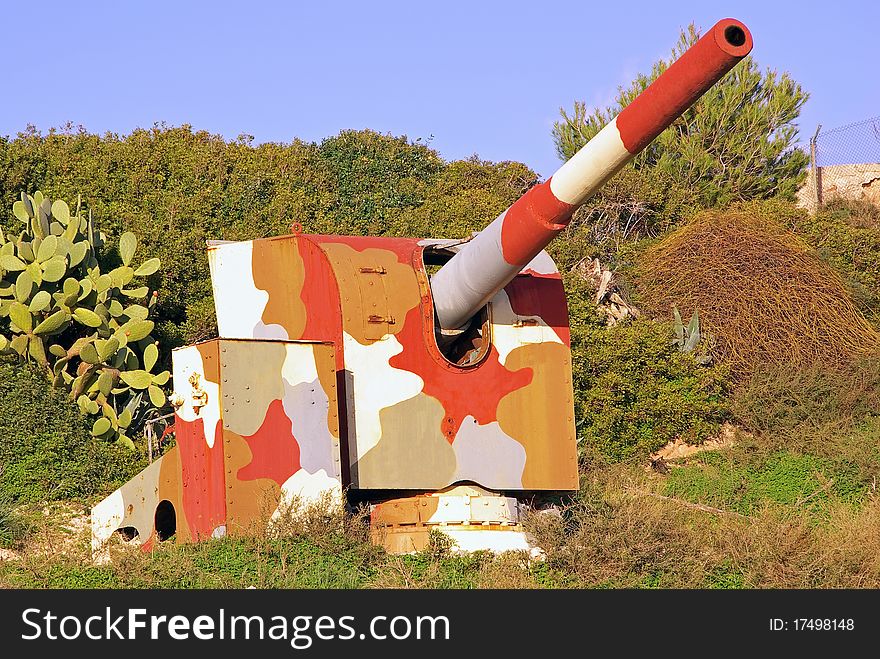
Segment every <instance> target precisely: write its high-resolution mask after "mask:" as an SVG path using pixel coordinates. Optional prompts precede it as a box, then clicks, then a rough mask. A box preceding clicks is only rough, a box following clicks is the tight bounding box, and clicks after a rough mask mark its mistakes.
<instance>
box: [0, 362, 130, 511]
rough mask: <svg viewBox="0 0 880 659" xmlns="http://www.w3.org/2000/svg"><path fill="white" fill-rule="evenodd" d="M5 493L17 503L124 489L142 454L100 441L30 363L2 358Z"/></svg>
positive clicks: (1, 478) (0, 464) (0, 489)
mask: <svg viewBox="0 0 880 659" xmlns="http://www.w3.org/2000/svg"><path fill="white" fill-rule="evenodd" d="M0 437H2V438H3V441H2V442H0V468H2V473H0V493H3V494H4V495H5V496H7V497H8V498H9V499H10V500H11V501H13V502H36V501H46V500H58V499H70V498H74V497H83V498H85V497H91V496H93V495H97V494H104V493H107V492H109V491H112V490H113V489H115V488H116V487H119V485H121V484H122V483H124V482H125V481H126V480H128V479H129V478H130V477H131V476H132V475H134V474H135V473H137V472H138V471H139V470H140V469H141V468H143V467H144V466H145V464H144V463H145V460H144V459H143V456H142V455H140V454H138V453H136V452H129V451H120V450H119V449H118V448H116V447H114V446H112V445H109V444H106V443H104V442H101V441H100V440H96V439H95V438H93V437H92V436H91V433H90V432H89V426H88V422H87V421H86V420H85V419H84V418H83V417H82V416H80V414H79V411H78V410H77V408H76V406H75V405H74V404H72V403H71V402H70V401H69V400H68V399H67V398H66V396H65V395H64V394H63V393H62V392H60V391H57V390H54V389H52V388H51V387H49V385H48V384H47V382H46V378H45V377H44V376H43V375H42V374H41V373H40V372H39V371H37V370H36V369H34V368H33V367H32V366H29V365H17V364H12V363H10V362H9V361H8V360H3V361H0Z"/></svg>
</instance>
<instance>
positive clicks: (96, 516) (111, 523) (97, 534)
mask: <svg viewBox="0 0 880 659" xmlns="http://www.w3.org/2000/svg"><path fill="white" fill-rule="evenodd" d="M123 519H125V499H124V498H123V496H122V488H120V489H118V490H116V491H115V492H114V493H113V494H111V495H110V496H108V497H107V498H106V499H104V500H103V501H101V502H100V503H99V504H97V505H95V506H93V507H92V514H91V526H92V555H93V556H95V557H96V558H97V557H98V554H100V552H101V550H102V549H103V547H104V545H105V544H106V543H107V541H108V540H109V539H110V538H111V536H112V535H113V534H114V533H115V532H116V529H118V528H119V527H120V526H121V525H122V520H123Z"/></svg>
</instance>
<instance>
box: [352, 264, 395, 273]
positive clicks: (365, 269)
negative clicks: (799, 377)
mask: <svg viewBox="0 0 880 659" xmlns="http://www.w3.org/2000/svg"><path fill="white" fill-rule="evenodd" d="M358 269H359V270H360V271H361V272H362V273H364V274H373V275H384V274H387V273H388V271H387V270H386V269H385V266H381V265H379V266H376V267H375V268H370V267H363V268H358Z"/></svg>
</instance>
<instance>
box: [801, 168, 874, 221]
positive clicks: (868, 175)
mask: <svg viewBox="0 0 880 659" xmlns="http://www.w3.org/2000/svg"><path fill="white" fill-rule="evenodd" d="M817 178H818V182H819V184H820V185H821V188H822V196H821V199H822V201H823V202H826V201H828V200H829V199H834V198H842V199H853V200H859V199H864V200H867V201H870V202H872V203H874V204H877V205H878V206H880V163H867V164H860V165H830V166H828V167H819V168H818V173H817V172H816V170H812V169H811V170H810V171H809V172H808V174H807V180H806V182H805V183H804V185H803V186H802V187H801V189H800V190H798V193H797V197H798V202H797V203H798V206H801V207H802V208H808V209H810V210H815V208H816V206H817V204H818V199H819V196H818V195H817V194H816V183H817V181H816V179H817Z"/></svg>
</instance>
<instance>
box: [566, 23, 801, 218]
mask: <svg viewBox="0 0 880 659" xmlns="http://www.w3.org/2000/svg"><path fill="white" fill-rule="evenodd" d="M699 38H700V33H699V32H698V30H697V29H696V28H695V27H694V25H693V24H691V25H689V26H688V28H687V30H683V31H682V32H681V36H680V38H679V41H678V44H677V45H676V46H675V48H673V50H672V59H671V60H670V61H666V60H659V61H658V62H656V63H655V64H654V66H653V68H652V69H651V73H650V74H649V75H644V74H640V75H639V76H638V77H637V78H636V79H635V80H633V82H632V84H631V85H630V86H629V88H626V89H624V88H623V87H621V88H619V89H618V95H617V99H616V102H615V103H614V105H613V106H611V107H607V108H593V109H591V110H590V109H588V108H587V106H586V104H585V103H583V102H576V103H575V106H574V111H573V112H572V113H571V114H569V113H567V112H566V111H565V109H562V110H561V115H562V120H561V121H558V122H556V124H555V125H554V128H553V139H554V142H555V144H556V151H557V153H558V154H559V156H560V158H562V159H565V160H567V159H568V158H570V157H571V156H572V155H574V153H575V152H576V151H577V150H578V149H580V147H582V146H583V145H584V144H586V143H587V142H588V141H589V140H590V139H591V138H592V137H593V136H594V135H595V134H596V133H598V132H599V130H600V129H601V128H602V127H603V126H604V125H605V124H606V123H608V122H609V121H610V120H611V119H613V118H614V116H616V115H617V114H618V113H619V112H620V111H621V110H622V109H623V108H624V107H626V106H627V105H628V104H629V103H630V102H631V101H632V100H633V99H634V98H635V97H636V96H637V95H638V94H639V93H640V92H641V91H642V90H644V89H645V88H646V87H647V86H648V85H649V84H651V82H653V81H654V80H655V79H656V78H657V77H658V76H659V75H660V74H661V73H662V72H663V71H665V70H666V68H667V67H668V66H669V64H670V63H671V62H672V61H674V60H675V59H677V58H678V57H679V56H680V55H681V54H682V53H683V52H684V51H685V50H687V48H688V47H690V46H691V45H693V44H694V43H695V42H696V41H697V40H698V39H699ZM807 98H808V94H807V93H806V92H805V91H804V90H803V89H802V88H801V86H800V85H799V84H798V83H797V82H795V81H794V80H793V79H792V78H791V77H790V76H789V75H788V74H787V73H782V74H779V73H777V72H776V71H773V70H769V69H768V70H767V71H765V72H764V73H761V71H760V69H759V67H758V65H757V63H756V62H755V61H754V59H752V58H751V57H747V58H745V59H744V60H743V61H742V62H740V63H739V64H737V66H736V67H734V69H733V70H732V71H731V72H730V73H729V74H728V75H727V76H725V77H724V79H722V80H721V81H720V82H718V83H717V84H716V85H715V86H714V87H712V88H711V89H710V90H709V91H708V92H706V94H705V95H704V96H703V97H702V98H701V99H700V100H699V101H697V103H695V104H694V106H693V107H692V108H690V109H689V110H688V111H687V112H685V113H684V114H683V115H682V116H681V117H680V118H679V119H677V120H676V121H675V122H674V123H673V124H672V125H671V126H670V127H669V128H667V129H666V130H665V131H663V133H662V134H660V135H659V136H658V137H657V139H656V140H655V141H654V142H653V143H652V144H651V145H650V146H649V147H648V148H647V149H645V151H644V152H642V154H640V155H639V157H637V158H636V159H634V161H633V163H632V165H631V166H632V167H634V168H636V169H639V170H655V173H657V174H661V175H663V178H664V179H666V180H671V181H672V182H674V183H676V184H679V185H680V186H681V187H682V188H683V189H687V190H690V191H691V192H692V193H693V195H694V201H695V202H696V203H698V204H699V205H702V206H716V205H723V204H726V203H729V202H731V201H739V200H747V199H764V198H768V197H773V196H777V195H778V196H781V197H783V198H789V199H790V198H793V197H794V193H795V191H796V190H797V188H798V186H799V185H800V183H801V182H802V180H803V177H804V172H805V168H806V165H807V162H808V158H807V156H806V154H805V153H804V152H803V151H802V150H801V149H799V148H797V146H796V140H797V133H798V127H797V124H796V123H795V120H796V119H797V117H798V115H799V114H800V109H801V107H802V106H803V104H804V103H805V102H806V100H807ZM643 173H647V172H643Z"/></svg>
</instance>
